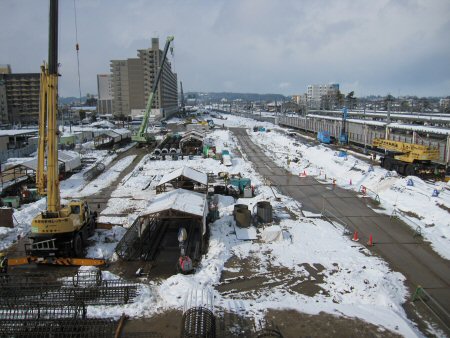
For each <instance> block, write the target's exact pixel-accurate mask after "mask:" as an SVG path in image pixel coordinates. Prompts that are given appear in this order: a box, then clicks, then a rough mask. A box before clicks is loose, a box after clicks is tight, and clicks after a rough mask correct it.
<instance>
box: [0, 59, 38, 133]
mask: <svg viewBox="0 0 450 338" xmlns="http://www.w3.org/2000/svg"><path fill="white" fill-rule="evenodd" d="M39 90H40V74H39V73H22V74H13V73H11V67H10V66H9V65H6V66H1V67H0V120H1V123H10V124H16V123H37V121H38V116H39Z"/></svg>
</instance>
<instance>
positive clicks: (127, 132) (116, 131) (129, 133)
mask: <svg viewBox="0 0 450 338" xmlns="http://www.w3.org/2000/svg"><path fill="white" fill-rule="evenodd" d="M113 132H115V133H117V134H120V135H131V131H129V130H128V129H126V128H121V129H113Z"/></svg>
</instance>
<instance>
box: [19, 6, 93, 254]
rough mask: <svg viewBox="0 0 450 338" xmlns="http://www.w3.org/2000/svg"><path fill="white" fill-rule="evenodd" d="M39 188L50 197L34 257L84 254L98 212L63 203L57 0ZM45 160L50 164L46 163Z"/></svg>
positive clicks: (42, 112) (34, 230)
mask: <svg viewBox="0 0 450 338" xmlns="http://www.w3.org/2000/svg"><path fill="white" fill-rule="evenodd" d="M40 86H41V89H40V91H41V92H40V99H41V102H40V109H39V141H38V168H37V175H36V178H37V187H38V190H39V193H40V194H42V195H46V196H47V204H46V210H45V211H43V212H41V213H40V214H39V215H37V216H36V217H35V218H34V219H33V220H32V222H31V235H30V236H29V238H30V239H31V240H32V243H31V244H30V245H28V246H27V247H26V251H27V254H28V255H32V256H41V257H48V256H55V257H58V256H67V257H73V256H75V257H81V256H82V255H83V250H84V243H85V242H86V239H87V237H89V235H91V234H93V232H94V230H95V226H96V220H95V219H96V214H95V213H91V211H90V209H89V206H88V205H87V203H86V202H84V201H79V200H75V201H70V202H69V204H68V205H67V206H62V205H61V198H60V190H59V188H60V186H59V164H58V126H57V113H58V108H57V100H58V0H50V25H49V48H48V64H47V65H45V64H44V65H43V66H42V67H41V84H40ZM45 162H46V164H47V165H45Z"/></svg>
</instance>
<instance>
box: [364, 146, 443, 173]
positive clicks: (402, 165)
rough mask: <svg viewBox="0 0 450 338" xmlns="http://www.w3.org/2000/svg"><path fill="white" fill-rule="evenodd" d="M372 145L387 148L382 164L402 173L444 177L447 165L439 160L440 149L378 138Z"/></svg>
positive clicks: (386, 167) (388, 168)
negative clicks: (438, 161) (437, 161)
mask: <svg viewBox="0 0 450 338" xmlns="http://www.w3.org/2000/svg"><path fill="white" fill-rule="evenodd" d="M372 146H373V147H376V148H379V149H383V150H385V152H386V153H385V155H384V157H382V158H381V166H382V167H383V168H385V169H387V170H395V171H396V172H398V173H399V174H400V175H406V176H409V175H416V176H420V177H434V178H444V175H445V166H444V165H443V164H440V163H436V162H434V161H436V160H439V150H438V149H435V148H431V147H427V146H424V145H420V144H414V143H407V142H400V141H392V140H388V139H380V138H376V139H374V140H373V141H372Z"/></svg>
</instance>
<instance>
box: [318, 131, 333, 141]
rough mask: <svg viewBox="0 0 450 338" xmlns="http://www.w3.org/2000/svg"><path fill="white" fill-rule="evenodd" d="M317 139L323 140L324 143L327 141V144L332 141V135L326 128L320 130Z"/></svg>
mask: <svg viewBox="0 0 450 338" xmlns="http://www.w3.org/2000/svg"><path fill="white" fill-rule="evenodd" d="M317 139H318V140H319V141H320V142H322V143H326V144H330V143H331V137H330V133H329V132H328V131H326V130H323V131H319V132H318V133H317Z"/></svg>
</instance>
